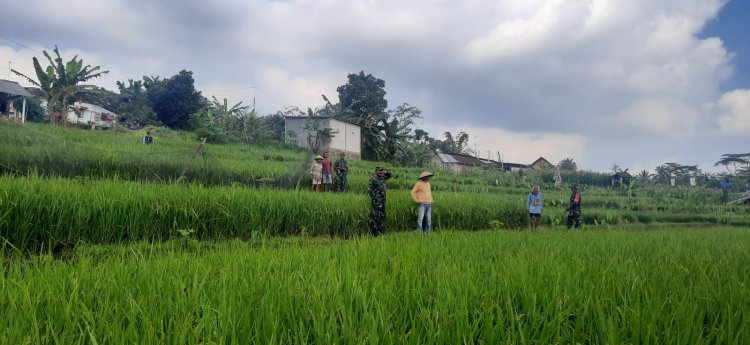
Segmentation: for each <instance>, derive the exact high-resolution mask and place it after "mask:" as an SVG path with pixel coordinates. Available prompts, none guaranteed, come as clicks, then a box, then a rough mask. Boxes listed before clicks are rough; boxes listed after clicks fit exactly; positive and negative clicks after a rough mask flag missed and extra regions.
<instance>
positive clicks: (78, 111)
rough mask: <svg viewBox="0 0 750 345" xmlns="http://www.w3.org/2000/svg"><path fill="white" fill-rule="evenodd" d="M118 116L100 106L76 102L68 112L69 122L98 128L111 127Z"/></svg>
mask: <svg viewBox="0 0 750 345" xmlns="http://www.w3.org/2000/svg"><path fill="white" fill-rule="evenodd" d="M116 116H117V114H115V112H114V111H112V110H109V109H107V108H105V107H102V106H100V105H97V104H92V103H86V102H76V103H75V104H74V105H73V108H71V109H70V110H68V116H67V121H68V122H70V123H79V124H86V125H91V126H96V127H111V126H112V125H113V124H114V122H115V118H116Z"/></svg>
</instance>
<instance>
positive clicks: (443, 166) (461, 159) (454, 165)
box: [430, 152, 485, 173]
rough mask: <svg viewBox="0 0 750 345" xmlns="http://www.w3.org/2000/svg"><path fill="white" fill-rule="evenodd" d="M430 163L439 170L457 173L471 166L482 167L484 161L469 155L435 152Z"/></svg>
mask: <svg viewBox="0 0 750 345" xmlns="http://www.w3.org/2000/svg"><path fill="white" fill-rule="evenodd" d="M430 165H432V166H435V167H437V168H438V169H440V170H445V171H450V172H453V173H458V172H461V171H463V170H465V169H467V168H471V167H484V166H485V163H484V162H482V160H480V159H479V158H477V157H474V156H470V155H465V154H460V153H440V152H437V153H435V155H434V156H433V157H432V159H431V160H430Z"/></svg>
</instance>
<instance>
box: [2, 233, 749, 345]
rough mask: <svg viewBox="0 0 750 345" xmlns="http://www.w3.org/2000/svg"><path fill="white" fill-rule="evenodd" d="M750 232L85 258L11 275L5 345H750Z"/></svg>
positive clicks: (291, 243) (14, 265) (15, 266)
mask: <svg viewBox="0 0 750 345" xmlns="http://www.w3.org/2000/svg"><path fill="white" fill-rule="evenodd" d="M748 249H750V232H749V231H748V230H747V229H741V228H726V227H670V228H658V227H657V228H648V227H646V228H637V227H636V228H613V229H610V230H607V231H581V230H574V231H541V232H536V233H530V232H513V231H481V232H441V233H435V234H430V235H419V234H416V233H400V234H393V235H387V236H384V237H380V238H369V237H356V238H353V239H349V240H341V239H326V238H286V239H280V238H276V239H258V240H250V241H228V242H205V241H204V242H201V241H196V240H192V239H190V238H185V239H182V240H176V241H169V242H166V243H159V244H155V243H152V244H149V243H136V244H131V245H126V246H85V247H82V248H79V249H78V250H77V251H75V252H74V253H72V255H71V256H69V257H67V258H65V259H64V260H54V259H52V257H50V256H46V255H42V256H32V257H27V258H25V259H23V260H22V262H18V261H15V260H16V259H13V260H10V259H6V260H4V261H3V266H4V267H5V269H4V275H3V277H2V279H0V309H2V310H3V313H2V314H0V342H1V343H4V344H23V343H38V344H46V343H50V344H55V343H61V344H79V343H84V344H133V343H138V344H157V343H158V344H217V343H221V344H313V343H314V344H363V343H367V344H459V343H461V344H463V343H473V344H505V343H539V344H558V343H565V344H568V343H570V344H574V343H578V344H747V343H748V342H750V285H749V284H748V283H749V282H750V256H748V255H747V252H748Z"/></svg>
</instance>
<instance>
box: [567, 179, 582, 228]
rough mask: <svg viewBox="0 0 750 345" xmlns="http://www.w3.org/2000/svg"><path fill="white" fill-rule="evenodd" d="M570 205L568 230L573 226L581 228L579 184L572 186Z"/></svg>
mask: <svg viewBox="0 0 750 345" xmlns="http://www.w3.org/2000/svg"><path fill="white" fill-rule="evenodd" d="M570 191H571V192H572V194H571V195H570V203H569V205H568V209H567V210H566V211H567V212H568V224H567V225H568V229H570V228H571V227H572V226H575V227H576V228H579V227H581V193H579V192H578V184H575V183H574V184H572V185H570Z"/></svg>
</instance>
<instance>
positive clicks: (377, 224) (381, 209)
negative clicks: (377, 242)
mask: <svg viewBox="0 0 750 345" xmlns="http://www.w3.org/2000/svg"><path fill="white" fill-rule="evenodd" d="M389 178H391V173H389V172H387V171H385V168H383V167H381V166H379V167H376V168H375V175H374V176H373V177H372V178H371V179H370V184H369V185H368V188H367V192H368V193H369V194H370V198H371V199H372V210H371V213H370V231H371V232H372V235H373V236H380V235H382V234H383V233H385V190H386V186H385V181H386V180H388V179H389Z"/></svg>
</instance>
